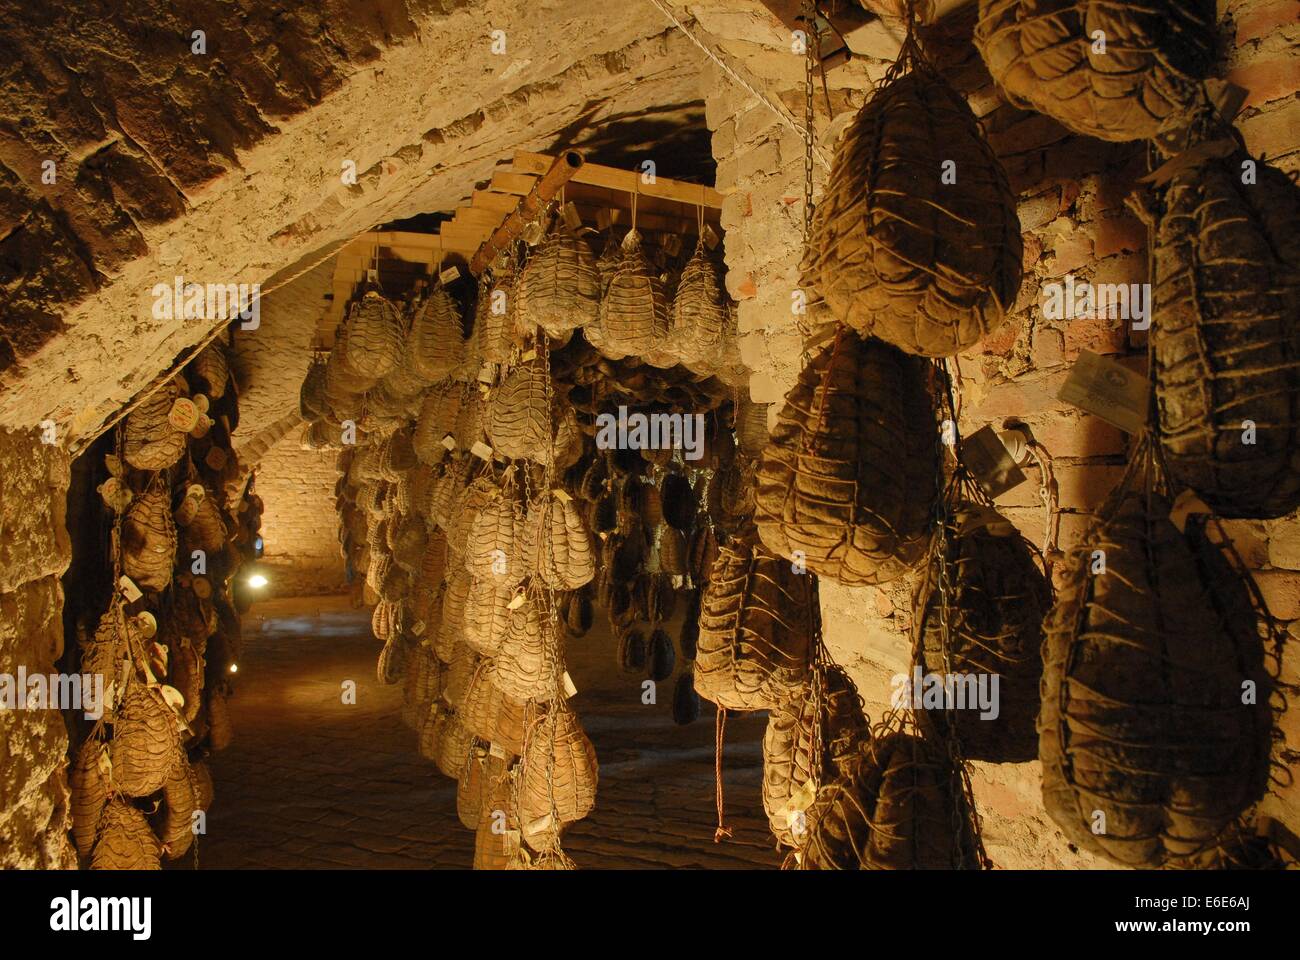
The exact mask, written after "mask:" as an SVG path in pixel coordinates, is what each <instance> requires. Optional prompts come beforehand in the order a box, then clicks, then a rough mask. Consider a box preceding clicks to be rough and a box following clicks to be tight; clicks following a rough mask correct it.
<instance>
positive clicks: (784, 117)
mask: <svg viewBox="0 0 1300 960" xmlns="http://www.w3.org/2000/svg"><path fill="white" fill-rule="evenodd" d="M650 3H651V4H653V5H654V7H655V8H656V9H657V10H658V11H659V12H660V13H662V14H663V15H664V16H665V17H667V18H668V19H669V20H671V21H672V23H673V26H675V27H676V28H677V29H678V30H680V31H681V32H682V33H683V34H685V35H686V39H688V40H690V41H691V43H693V44H695V45H696V46H697V47H699V48H700V50H702V51H703V52H704V55H705V56H706V57H708V58H709V59H710V60H712V61H713V62H714V63H716V64H717V65H718V67H719V69H721V70H722V72H723V73H725V74H726V75H727V76H728V77H730V78H731V79H732V80H733V81H734V82H735V83H736V84H737V85H738V86H740V87H741V88H742V89H744V91H745V92H746V93H748V94H749V95H750V96H752V97H754V98H755V99H756V100H758V102H759V103H761V104H763V106H765V107H767V109H769V110H771V111H772V112H773V113H774V114H776V116H777V119H778V120H780V121H781V122H782V123H783V124H785V125H786V126H787V127H789V128H790V129H791V130H793V131H794V132H795V133H797V134H799V135H800V136H803V133H804V131H803V129H802V128H801V127H800V126H799V124H798V123H796V122H795V120H794V119H793V118H792V117H791V116H790V115H789V114H788V113H786V112H785V110H783V109H782V108H780V107H778V106H777V105H776V104H775V103H773V102H772V101H771V100H770V99H768V97H766V96H764V95H763V94H761V93H759V92H758V90H756V89H755V88H754V85H753V84H751V83H750V82H749V81H748V80H746V79H745V78H744V77H742V76H741V75H740V74H739V73H737V72H736V71H735V70H734V69H732V67H731V66H730V65H728V64H727V63H726V62H725V61H724V60H722V58H721V57H719V56H718V55H717V54H716V53H714V52H713V51H712V50H710V49H709V48H708V47H707V46H705V44H704V43H703V42H702V41H701V40H700V39H699V38H698V37H696V36H695V34H693V33H691V31H690V30H687V29H686V26H685V25H684V24H683V23H682V22H681V21H680V20H678V19H677V17H676V16H674V15H673V13H672V11H671V10H669V9H668V8H667V7H666V6H664V5H663V4H662V3H660V2H659V0H650ZM816 158H817V162H818V163H820V164H821V165H822V166H823V167H826V168H827V169H830V161H828V160H827V159H826V157H825V155H824V154H823V153H822V152H821V151H820V150H817V151H816Z"/></svg>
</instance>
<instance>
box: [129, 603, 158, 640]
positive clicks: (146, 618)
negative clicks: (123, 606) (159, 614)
mask: <svg viewBox="0 0 1300 960" xmlns="http://www.w3.org/2000/svg"><path fill="white" fill-rule="evenodd" d="M131 619H132V620H134V621H135V628H136V629H137V630H139V631H140V636H142V637H144V638H145V639H149V638H150V637H152V636H154V635H155V634H156V633H157V632H158V619H157V618H156V617H155V616H154V615H153V614H152V613H150V612H149V611H148V610H142V611H141V612H140V613H137V614H136V615H135V616H134V617H132V618H131Z"/></svg>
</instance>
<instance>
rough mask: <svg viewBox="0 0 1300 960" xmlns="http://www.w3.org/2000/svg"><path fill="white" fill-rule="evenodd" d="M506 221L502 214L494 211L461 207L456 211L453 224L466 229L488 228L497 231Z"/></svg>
mask: <svg viewBox="0 0 1300 960" xmlns="http://www.w3.org/2000/svg"><path fill="white" fill-rule="evenodd" d="M503 219H505V218H504V217H503V216H502V215H501V214H500V213H498V212H495V211H492V210H476V209H474V208H473V207H460V208H459V209H457V211H456V216H455V217H453V218H452V221H451V222H452V223H454V224H456V225H457V226H466V227H487V228H488V229H489V230H495V229H496V228H497V227H498V226H499V225H500V223H501V221H502V220H503Z"/></svg>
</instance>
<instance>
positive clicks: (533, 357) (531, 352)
mask: <svg viewBox="0 0 1300 960" xmlns="http://www.w3.org/2000/svg"><path fill="white" fill-rule="evenodd" d="M536 359H537V351H536V350H533V349H531V348H530V349H529V350H528V352H527V353H525V354H524V355H523V356H522V357H520V358H519V362H520V363H527V362H528V361H529V360H536Z"/></svg>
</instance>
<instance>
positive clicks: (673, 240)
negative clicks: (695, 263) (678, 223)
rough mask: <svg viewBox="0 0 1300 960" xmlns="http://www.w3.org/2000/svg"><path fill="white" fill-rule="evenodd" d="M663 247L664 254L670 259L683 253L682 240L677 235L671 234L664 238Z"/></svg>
mask: <svg viewBox="0 0 1300 960" xmlns="http://www.w3.org/2000/svg"><path fill="white" fill-rule="evenodd" d="M663 245H664V252H665V253H667V254H668V256H670V257H675V256H677V254H679V253H681V252H682V238H681V237H680V236H679V235H677V234H675V233H670V234H668V235H667V236H666V237H664V240H663Z"/></svg>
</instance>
